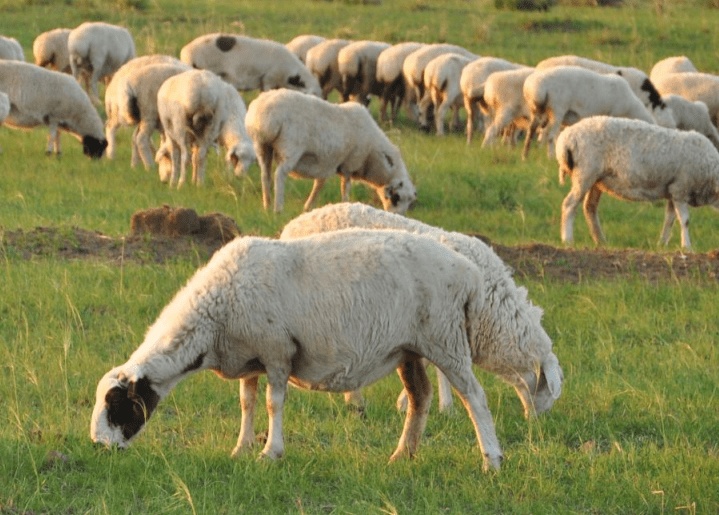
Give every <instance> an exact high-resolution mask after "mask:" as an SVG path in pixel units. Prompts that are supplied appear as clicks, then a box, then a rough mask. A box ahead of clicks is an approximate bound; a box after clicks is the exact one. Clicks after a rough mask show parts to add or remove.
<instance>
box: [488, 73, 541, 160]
mask: <svg viewBox="0 0 719 515" xmlns="http://www.w3.org/2000/svg"><path fill="white" fill-rule="evenodd" d="M533 72H534V68H530V67H522V68H518V69H516V70H505V71H498V72H494V73H493V74H491V75H490V76H489V77H488V78H487V81H486V82H485V84H484V97H483V99H481V102H480V108H481V109H482V114H483V115H484V116H485V117H487V119H489V120H491V122H490V123H489V125H488V126H487V128H486V130H485V132H484V139H483V140H482V148H485V147H488V146H490V145H491V144H492V143H493V142H494V140H495V139H496V138H497V137H498V136H499V135H500V134H507V133H511V134H512V136H514V134H515V129H516V128H519V127H521V128H524V129H525V130H526V129H528V128H529V122H530V119H531V117H532V114H531V113H530V112H529V106H528V105H527V102H526V101H525V100H524V94H523V88H524V82H525V81H526V80H527V77H529V76H530V75H531V74H532V73H533ZM511 141H512V143H514V138H512V140H511Z"/></svg>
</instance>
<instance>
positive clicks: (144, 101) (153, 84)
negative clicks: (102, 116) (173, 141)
mask: <svg viewBox="0 0 719 515" xmlns="http://www.w3.org/2000/svg"><path fill="white" fill-rule="evenodd" d="M187 70H191V68H190V67H189V66H188V65H186V64H185V63H182V62H180V61H177V62H174V63H168V62H159V63H155V64H146V65H145V66H133V72H132V73H127V74H126V73H122V74H121V73H119V72H118V73H117V74H116V75H115V77H113V78H112V81H111V83H110V85H108V88H107V91H106V93H105V112H106V113H107V121H106V122H105V136H106V137H107V141H108V147H107V157H108V159H113V158H114V157H115V132H116V131H117V129H118V127H121V126H136V129H135V131H134V132H133V134H132V157H131V159H130V165H131V166H133V167H134V166H136V165H137V164H138V163H139V161H140V160H142V164H143V165H144V166H145V169H146V170H150V169H151V168H153V167H154V165H155V160H154V158H155V152H156V151H155V150H154V149H153V146H152V139H151V138H152V134H153V133H154V132H155V131H156V130H160V129H162V124H161V122H160V115H159V114H158V110H157V92H158V90H159V89H160V86H162V84H163V83H164V82H165V81H166V80H167V79H169V78H170V77H173V76H175V75H178V74H180V73H182V72H184V71H187ZM110 86H112V87H110ZM163 138H164V135H163ZM168 162H169V160H168ZM167 174H168V169H167V168H166V167H165V168H164V169H163V171H162V172H161V174H160V175H161V176H165V175H167Z"/></svg>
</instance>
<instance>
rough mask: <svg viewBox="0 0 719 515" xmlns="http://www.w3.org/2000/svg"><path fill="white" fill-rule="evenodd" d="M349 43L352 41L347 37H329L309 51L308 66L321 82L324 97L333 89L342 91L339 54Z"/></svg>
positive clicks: (345, 99)
mask: <svg viewBox="0 0 719 515" xmlns="http://www.w3.org/2000/svg"><path fill="white" fill-rule="evenodd" d="M349 44H350V41H348V40H346V39H328V40H326V41H323V42H322V43H319V44H317V45H315V46H313V47H312V48H310V49H309V50H308V51H307V57H306V62H307V68H308V69H309V70H310V72H311V73H312V75H313V76H314V77H315V79H317V81H318V82H319V84H320V89H321V91H322V98H324V99H327V97H328V96H329V95H330V93H332V91H333V90H337V91H340V92H341V91H342V75H340V71H339V63H338V62H337V55H338V54H339V52H340V50H342V49H343V48H344V47H346V46H347V45H349ZM342 100H343V101H347V100H348V99H347V98H343V99H342Z"/></svg>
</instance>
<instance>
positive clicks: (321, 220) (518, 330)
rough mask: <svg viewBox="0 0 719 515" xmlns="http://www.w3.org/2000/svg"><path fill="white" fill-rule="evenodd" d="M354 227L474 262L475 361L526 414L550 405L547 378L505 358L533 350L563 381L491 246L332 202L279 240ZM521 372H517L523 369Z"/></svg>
mask: <svg viewBox="0 0 719 515" xmlns="http://www.w3.org/2000/svg"><path fill="white" fill-rule="evenodd" d="M352 227H354V228H363V229H395V230H401V231H409V232H412V233H415V234H421V235H423V236H427V237H429V238H432V239H433V240H436V241H438V242H440V243H442V244H444V245H446V246H448V247H449V248H451V249H452V250H454V251H456V252H458V253H460V254H462V255H463V256H464V257H466V258H467V259H469V260H470V261H471V262H472V263H474V264H475V265H477V267H478V268H479V269H480V270H481V271H482V273H483V275H484V277H485V286H486V289H485V295H486V298H485V300H484V302H483V303H482V308H481V309H480V311H479V312H478V313H477V316H478V318H477V320H476V325H475V327H476V328H477V330H478V334H479V335H481V341H479V340H478V341H476V342H474V343H475V345H477V346H478V347H479V346H481V347H483V348H484V349H487V352H486V353H483V354H482V357H481V358H480V360H479V361H476V363H477V365H479V366H480V367H481V368H483V369H485V370H488V371H490V372H492V373H495V374H498V375H499V376H500V377H502V378H503V379H504V380H505V381H507V382H508V383H509V384H511V385H512V386H514V388H515V390H516V392H517V395H519V398H520V399H521V401H522V406H523V407H524V414H525V416H526V417H527V418H529V417H531V416H534V415H536V414H538V413H542V412H544V411H547V410H549V409H550V408H551V406H552V404H553V403H554V400H555V397H554V396H553V395H551V394H550V393H549V391H548V390H547V387H548V384H547V381H546V380H544V379H543V378H542V377H537V376H536V372H535V376H534V377H527V376H524V378H523V379H521V380H520V379H519V377H518V376H517V375H515V372H519V371H512V369H511V367H509V366H507V363H506V362H503V360H505V359H507V358H508V356H509V355H510V351H509V349H510V348H511V347H512V346H514V345H516V346H518V347H522V348H533V349H536V351H537V352H538V355H537V356H538V357H537V359H538V361H537V363H539V364H540V367H539V368H538V369H535V370H538V371H539V374H540V376H541V375H544V377H545V378H546V377H549V378H550V379H551V380H553V383H555V384H556V383H558V382H561V377H562V372H561V369H560V368H559V364H558V361H557V359H556V356H555V355H554V354H553V353H552V352H551V347H552V345H551V341H550V339H549V336H547V334H546V333H545V332H544V330H543V329H542V326H541V316H542V312H541V310H540V309H539V308H538V307H535V306H533V305H532V303H531V302H530V301H529V300H527V291H526V289H525V288H524V287H521V286H520V287H517V286H516V285H515V283H514V280H513V279H512V276H511V271H510V270H509V268H508V267H507V266H506V265H505V264H504V262H503V261H502V260H501V259H500V258H499V256H497V254H496V253H495V252H494V251H493V250H492V249H491V248H490V247H488V246H487V245H486V244H485V243H484V242H482V240H480V239H478V238H473V237H470V236H466V235H464V234H460V233H456V232H448V231H445V230H443V229H440V228H438V227H433V226H431V225H427V224H424V223H422V222H419V221H416V220H412V219H409V218H406V217H404V216H401V215H396V214H393V213H387V212H385V211H380V210H378V209H374V208H372V207H370V206H367V205H364V204H359V203H354V204H349V203H344V204H331V205H328V206H324V207H321V208H317V209H314V210H312V211H310V212H309V213H305V214H303V215H300V216H298V217H297V218H295V219H294V220H292V221H290V222H289V223H288V224H287V225H285V227H284V229H282V234H281V235H280V239H283V240H286V239H296V238H301V237H305V236H309V235H312V234H316V233H320V232H328V231H336V230H340V229H346V228H352ZM505 310H506V311H510V312H513V313H514V315H513V316H510V317H508V318H506V320H508V321H511V322H512V323H511V324H505V325H497V324H496V321H497V320H498V319H500V318H504V317H503V316H502V312H503V311H505ZM540 349H541V350H540ZM519 373H520V375H521V372H519ZM437 375H438V378H440V381H439V394H440V395H439V397H440V409H442V408H444V409H446V408H447V407H449V406H451V403H452V397H451V393H450V392H449V390H448V389H447V388H446V387H443V385H444V384H445V383H446V378H444V376H443V375H442V374H441V373H439V371H438V374H437ZM443 379H444V380H443ZM540 385H541V386H540ZM400 402H401V400H400ZM400 402H398V404H399V403H400Z"/></svg>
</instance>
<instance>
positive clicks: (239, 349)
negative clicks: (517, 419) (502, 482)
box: [90, 229, 561, 469]
mask: <svg viewBox="0 0 719 515" xmlns="http://www.w3.org/2000/svg"><path fill="white" fill-rule="evenodd" d="M487 279H488V278H487V276H486V274H485V273H483V271H480V269H479V268H478V267H477V266H476V265H474V264H472V263H471V262H470V261H469V260H467V259H466V258H464V257H463V256H461V255H460V254H459V253H457V252H454V251H452V250H450V249H449V248H447V247H446V246H444V245H442V244H440V243H438V242H436V241H434V240H431V239H429V238H426V237H424V236H420V235H416V234H410V233H408V232H405V231H389V230H388V231H376V230H373V231H362V230H352V229H350V230H345V231H336V232H331V233H326V234H319V235H314V236H310V237H306V238H301V239H298V240H293V241H279V240H271V239H266V238H257V237H247V238H237V239H235V240H234V241H232V242H230V243H228V244H227V245H225V246H224V247H223V248H222V249H220V250H219V251H218V252H217V253H215V255H214V256H213V257H212V259H211V260H210V262H209V263H208V264H207V265H206V266H205V267H203V268H202V269H200V270H199V271H198V272H196V273H195V275H194V276H193V277H192V278H191V279H190V280H189V282H188V283H187V285H186V286H185V287H184V288H182V289H181V290H180V291H179V292H178V293H177V294H176V295H175V297H174V299H173V300H172V301H170V303H169V304H168V305H167V306H166V307H165V308H164V309H163V311H162V313H161V314H160V316H159V317H158V319H157V320H156V321H155V323H154V324H153V325H152V326H151V327H150V328H149V329H148V331H147V333H146V335H145V339H144V342H143V343H142V344H141V345H140V346H139V347H138V348H137V349H136V350H135V351H134V352H133V353H132V355H131V356H130V358H129V360H128V361H127V362H126V363H124V364H123V365H120V366H118V367H115V368H113V369H111V370H110V371H109V372H107V373H106V374H105V375H104V376H103V377H102V379H101V380H100V381H99V383H98V386H97V390H96V403H95V407H94V409H93V413H92V418H91V422H90V437H91V439H92V440H93V441H95V442H97V443H101V444H104V445H107V446H117V447H120V448H125V447H127V446H128V445H129V444H130V443H131V442H132V440H133V439H134V438H135V437H136V436H137V435H138V434H139V433H140V432H141V431H142V429H143V428H144V426H145V424H146V422H147V420H148V418H149V417H150V416H151V415H152V413H153V412H154V410H155V409H156V407H157V405H158V403H159V402H160V401H161V400H162V399H164V398H165V397H167V395H168V394H169V393H170V391H171V390H172V388H173V387H174V386H176V385H177V383H179V382H180V381H181V380H182V379H184V378H186V377H187V376H189V375H190V374H193V373H195V372H197V371H200V370H208V369H209V370H213V371H214V372H215V373H216V374H218V375H219V376H220V377H223V378H227V379H235V378H239V379H240V380H241V384H242V385H243V386H244V388H243V391H242V397H241V405H242V411H243V416H242V424H241V429H240V435H239V438H238V442H237V445H236V447H235V449H234V451H233V456H234V455H238V454H240V453H242V452H245V451H246V450H247V449H249V448H250V447H251V446H252V445H253V444H254V442H255V435H254V434H251V432H250V430H251V429H252V428H251V424H249V423H247V422H248V421H249V420H251V419H252V417H253V415H254V410H255V402H254V401H255V400H256V386H257V378H258V376H259V375H261V374H266V376H267V385H268V386H267V388H268V391H267V412H268V414H269V418H270V426H269V431H268V438H267V442H266V444H265V446H264V449H263V450H262V454H261V456H262V457H264V458H269V459H277V458H280V457H281V456H282V455H283V454H284V450H285V446H284V438H283V407H284V402H285V398H286V395H287V385H288V383H290V384H292V385H294V386H298V387H301V388H304V389H313V390H322V391H335V392H342V391H348V390H355V389H358V388H361V387H363V386H365V385H368V384H371V383H373V382H375V381H377V380H379V379H381V378H383V377H385V376H386V375H387V374H389V373H391V372H392V371H393V370H395V369H396V370H397V371H398V373H399V376H400V378H401V379H402V382H403V383H404V387H405V388H406V389H407V391H408V392H409V396H408V398H409V408H408V410H407V415H406V420H405V425H404V430H403V432H402V436H401V437H400V440H399V443H398V445H397V448H396V450H395V451H394V453H393V454H392V457H391V458H390V459H391V461H395V460H398V459H402V458H406V457H412V456H413V455H415V454H416V452H417V449H418V444H419V440H420V438H421V435H422V433H423V430H424V427H425V424H426V420H427V415H428V412H429V404H430V401H431V393H432V390H431V387H430V383H429V379H428V377H427V374H426V371H425V368H424V365H423V364H422V361H421V359H422V358H426V359H428V360H429V361H430V362H432V363H433V364H434V365H436V366H437V367H438V368H440V369H441V370H442V371H443V373H444V374H445V375H446V376H447V377H448V378H449V380H450V382H451V383H452V386H453V387H454V388H455V390H456V391H457V393H458V395H459V396H460V397H461V398H462V401H463V403H464V406H465V407H466V409H467V412H468V414H469V417H470V418H471V420H472V423H473V425H474V429H475V433H476V437H477V440H478V442H479V446H480V448H481V452H482V455H483V458H484V468H485V469H489V468H494V469H499V467H500V464H501V460H502V451H501V447H500V445H499V441H498V439H497V435H496V431H495V429H494V422H493V420H492V415H491V413H490V411H489V408H488V406H487V401H486V395H485V393H484V390H483V389H482V387H481V385H480V384H479V382H478V381H477V379H476V377H475V376H474V373H473V370H472V363H473V362H478V363H481V362H482V360H483V359H484V356H486V355H495V356H496V357H497V358H498V365H499V366H501V367H502V369H503V371H504V373H505V374H507V375H508V376H510V377H511V376H513V378H514V380H515V381H521V379H525V378H526V379H525V381H531V382H533V383H536V382H537V380H538V371H539V368H540V366H541V365H542V363H543V361H546V360H547V359H550V360H551V362H552V363H551V366H550V367H549V370H551V371H553V372H554V373H547V372H548V370H547V369H545V378H546V381H547V388H546V390H547V392H548V394H549V396H550V397H551V398H553V399H556V398H558V397H559V395H560V393H561V375H560V373H559V370H560V369H559V365H558V363H557V361H556V356H554V355H553V354H551V341H550V340H549V339H548V338H547V336H546V333H544V331H541V332H540V333H536V334H531V333H524V334H523V336H525V337H526V338H524V339H523V341H522V342H521V343H520V342H512V341H511V339H509V340H508V341H507V343H508V345H507V347H505V348H504V349H502V351H500V352H497V353H495V352H494V349H492V348H489V349H488V348H486V347H485V346H484V343H485V339H484V337H483V334H482V330H483V329H482V325H481V323H480V320H481V318H480V310H481V309H482V308H483V307H484V303H485V302H486V299H485V296H486V294H487V292H488V291H487V284H486V283H487ZM330 285H331V287H330ZM537 311H538V310H537ZM516 315H517V312H516V311H515V310H514V309H512V308H507V309H505V308H503V309H501V310H500V311H499V312H498V313H497V318H496V319H495V320H493V325H497V326H499V327H502V326H505V325H511V324H514V323H515V320H514V317H515V316H516ZM520 316H522V317H525V316H527V314H522V315H520ZM531 316H536V314H534V315H531ZM530 327H531V326H528V327H527V329H529V330H531V329H530ZM500 354H501V355H500ZM552 358H553V359H552ZM520 378H521V379H520Z"/></svg>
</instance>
